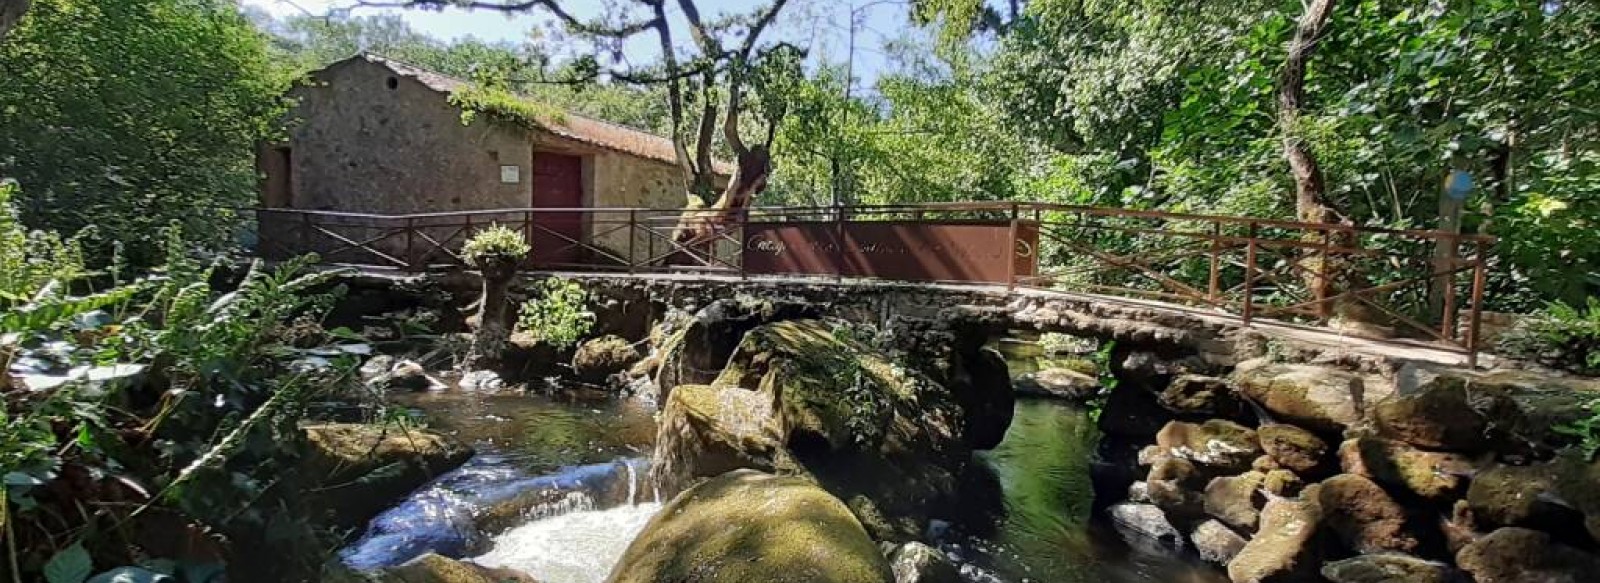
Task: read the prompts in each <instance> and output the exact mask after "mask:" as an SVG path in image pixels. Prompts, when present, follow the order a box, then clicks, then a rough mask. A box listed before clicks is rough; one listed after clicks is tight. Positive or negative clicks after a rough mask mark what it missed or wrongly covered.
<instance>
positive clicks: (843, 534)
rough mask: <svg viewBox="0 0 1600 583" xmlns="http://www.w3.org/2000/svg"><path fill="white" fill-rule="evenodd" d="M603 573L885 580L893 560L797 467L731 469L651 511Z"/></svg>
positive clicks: (638, 578)
mask: <svg viewBox="0 0 1600 583" xmlns="http://www.w3.org/2000/svg"><path fill="white" fill-rule="evenodd" d="M607 581H608V582H609V583H659V582H663V581H682V582H689V581H695V582H700V583H763V582H770V583H800V582H815V583H889V582H892V581H894V575H893V573H892V572H891V571H890V567H889V563H888V561H886V560H885V559H884V557H883V553H882V552H880V551H879V550H878V547H877V545H876V544H874V543H873V542H872V539H871V538H868V537H867V533H866V531H865V530H863V529H862V527H861V523H860V522H857V521H856V519H855V517H854V516H852V515H851V514H850V510H849V509H848V508H846V507H845V505H844V503H843V502H840V501H839V499H837V498H834V497H833V496H831V495H829V494H828V493H827V492H826V491H823V490H822V489H821V488H818V487H817V486H816V485H815V484H814V483H812V482H810V481H809V480H806V479H804V478H800V477H793V476H791V477H781V476H772V475H769V474H763V473H760V472H755V471H750V470H740V471H735V472H729V473H727V474H724V475H722V476H719V477H717V478H714V479H712V480H709V481H706V482H703V483H701V484H700V485H698V486H695V487H694V488H691V489H689V490H686V491H684V492H683V493H682V494H679V495H678V496H677V497H675V498H673V499H672V501H671V502H669V503H667V505H666V506H665V507H663V508H662V509H661V511H660V512H659V513H657V514H656V516H655V518H652V519H651V520H650V522H649V524H646V525H645V527H644V530H643V531H642V532H641V533H640V534H639V536H638V537H637V538H635V539H634V540H633V542H632V544H629V545H628V549H627V551H625V552H624V553H623V555H622V559H621V560H620V561H618V563H617V566H616V567H615V568H614V569H612V571H611V576H610V578H608V579H607Z"/></svg>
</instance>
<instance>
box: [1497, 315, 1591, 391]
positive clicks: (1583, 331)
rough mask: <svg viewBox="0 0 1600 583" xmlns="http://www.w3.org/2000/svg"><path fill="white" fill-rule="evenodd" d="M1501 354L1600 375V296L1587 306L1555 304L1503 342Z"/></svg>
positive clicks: (1527, 321)
mask: <svg viewBox="0 0 1600 583" xmlns="http://www.w3.org/2000/svg"><path fill="white" fill-rule="evenodd" d="M1500 342H1501V344H1500V350H1501V352H1503V353H1505V354H1507V355H1510V356H1515V357H1520V358H1527V359H1530V360H1534V361H1537V362H1540V363H1542V364H1546V365H1549V366H1554V367H1558V368H1564V369H1568V370H1571V371H1573V372H1578V373H1583V374H1591V375H1600V297H1591V298H1589V301H1588V304H1587V306H1585V307H1576V306H1572V305H1569V304H1566V303H1564V302H1553V303H1551V304H1549V305H1548V306H1546V307H1545V309H1544V310H1543V311H1541V312H1539V313H1537V314H1534V315H1532V316H1529V317H1528V318H1527V319H1526V320H1524V321H1522V322H1521V323H1519V324H1518V326H1517V327H1516V328H1514V329H1513V330H1511V331H1509V332H1507V334H1506V336H1505V337H1504V338H1503V339H1501V341H1500Z"/></svg>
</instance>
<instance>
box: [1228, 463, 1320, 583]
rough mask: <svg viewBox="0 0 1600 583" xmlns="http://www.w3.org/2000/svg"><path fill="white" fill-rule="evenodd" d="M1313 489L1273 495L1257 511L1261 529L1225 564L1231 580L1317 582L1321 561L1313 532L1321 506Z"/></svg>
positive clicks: (1246, 582) (1244, 582)
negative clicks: (1296, 495)
mask: <svg viewBox="0 0 1600 583" xmlns="http://www.w3.org/2000/svg"><path fill="white" fill-rule="evenodd" d="M1316 490H1317V488H1316V487H1315V486H1313V487H1310V488H1307V489H1306V492H1304V493H1302V494H1301V496H1300V498H1274V499H1272V500H1269V501H1267V505H1266V507H1265V508H1263V509H1262V510H1261V529H1260V531H1259V532H1257V533H1256V536H1255V538H1253V539H1250V542H1249V543H1246V544H1245V545H1244V548H1243V549H1240V550H1239V554H1238V555H1236V556H1234V557H1233V560H1232V561H1230V562H1229V563H1228V578H1229V579H1232V580H1233V582H1234V583H1277V582H1299V581H1306V582H1311V581H1319V580H1320V578H1319V576H1318V572H1317V571H1318V568H1319V567H1320V565H1321V563H1322V554H1321V548H1320V545H1319V544H1318V542H1319V541H1318V539H1317V533H1318V531H1319V530H1320V526H1321V524H1322V508H1321V506H1320V505H1319V504H1318V503H1317V492H1316Z"/></svg>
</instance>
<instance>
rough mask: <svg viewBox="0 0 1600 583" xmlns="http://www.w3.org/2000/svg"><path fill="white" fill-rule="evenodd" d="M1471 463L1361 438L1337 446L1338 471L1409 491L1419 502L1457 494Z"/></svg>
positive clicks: (1398, 443) (1459, 458) (1466, 460)
mask: <svg viewBox="0 0 1600 583" xmlns="http://www.w3.org/2000/svg"><path fill="white" fill-rule="evenodd" d="M1474 465H1475V464H1474V463H1473V462H1472V460H1470V459H1468V458H1467V457H1465V456H1461V455H1456V454H1451V453H1441V452H1432V451H1423V450H1419V449H1417V448H1414V447H1411V446H1409V445H1406V444H1404V443H1400V442H1398V441H1390V440H1387V439H1379V438H1371V437H1362V438H1356V439H1349V440H1346V441H1345V442H1344V443H1342V444H1340V445H1339V467H1340V468H1341V469H1343V471H1344V472H1345V473H1347V474H1356V475H1360V476H1366V477H1368V478H1371V479H1372V480H1374V481H1377V482H1379V483H1381V484H1385V485H1388V486H1392V487H1397V488H1402V489H1405V490H1409V491H1411V492H1412V493H1414V494H1416V495H1418V496H1421V497H1423V498H1430V499H1442V498H1448V497H1450V496H1453V495H1456V494H1459V493H1460V490H1461V487H1462V486H1463V485H1464V484H1465V483H1466V477H1467V476H1468V475H1471V474H1472V473H1473V472H1474V471H1475V468H1474Z"/></svg>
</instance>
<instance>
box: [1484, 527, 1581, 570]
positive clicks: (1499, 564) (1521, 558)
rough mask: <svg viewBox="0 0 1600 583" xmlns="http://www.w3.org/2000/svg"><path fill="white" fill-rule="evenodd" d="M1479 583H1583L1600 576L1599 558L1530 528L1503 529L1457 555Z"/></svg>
mask: <svg viewBox="0 0 1600 583" xmlns="http://www.w3.org/2000/svg"><path fill="white" fill-rule="evenodd" d="M1456 565H1457V566H1459V567H1460V568H1461V570H1463V571H1466V572H1467V573H1468V574H1470V575H1472V577H1473V579H1474V580H1476V581H1478V583H1581V582H1586V581H1594V580H1595V578H1596V577H1597V576H1600V557H1596V556H1595V555H1592V554H1589V553H1587V552H1584V551H1580V550H1578V549H1575V548H1572V547H1569V546H1567V545H1564V544H1561V543H1558V542H1556V541H1555V540H1553V539H1552V538H1551V537H1550V535H1549V534H1547V533H1545V532H1542V531H1537V530H1532V529H1527V528H1515V527H1512V528H1502V529H1499V530H1496V531H1494V532H1491V533H1489V534H1488V535H1487V536H1484V537H1483V538H1480V539H1478V540H1477V541H1475V542H1473V543H1472V544H1469V545H1467V546H1466V547H1465V548H1463V549H1461V552H1459V553H1456Z"/></svg>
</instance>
